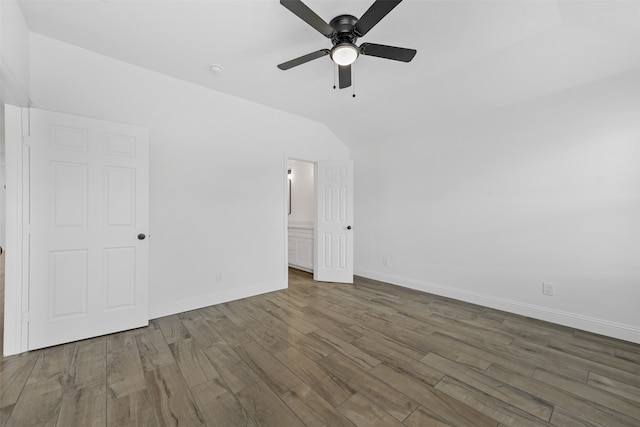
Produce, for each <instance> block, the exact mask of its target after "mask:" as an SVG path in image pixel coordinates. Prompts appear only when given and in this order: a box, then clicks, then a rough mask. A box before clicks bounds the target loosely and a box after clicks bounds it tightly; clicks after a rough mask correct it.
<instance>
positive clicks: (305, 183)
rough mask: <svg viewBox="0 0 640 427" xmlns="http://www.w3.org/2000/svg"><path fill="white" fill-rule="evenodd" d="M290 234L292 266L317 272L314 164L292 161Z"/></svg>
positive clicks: (290, 175) (289, 208) (289, 258)
mask: <svg viewBox="0 0 640 427" xmlns="http://www.w3.org/2000/svg"><path fill="white" fill-rule="evenodd" d="M287 168H288V174H287V176H288V180H289V182H288V194H287V198H288V202H287V208H288V212H287V231H288V239H289V250H288V265H289V267H291V268H295V269H298V270H302V271H307V272H309V273H313V270H314V242H313V239H314V229H315V172H314V164H313V163H311V162H305V161H301V160H289V161H288V162H287Z"/></svg>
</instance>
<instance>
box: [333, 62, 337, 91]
mask: <svg viewBox="0 0 640 427" xmlns="http://www.w3.org/2000/svg"><path fill="white" fill-rule="evenodd" d="M337 81H338V64H334V65H333V88H334V89H335V88H336V82H337Z"/></svg>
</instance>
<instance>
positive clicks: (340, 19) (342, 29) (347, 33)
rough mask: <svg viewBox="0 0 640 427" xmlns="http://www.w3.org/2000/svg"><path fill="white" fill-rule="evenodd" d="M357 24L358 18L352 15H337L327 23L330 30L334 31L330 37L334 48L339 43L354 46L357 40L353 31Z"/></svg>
mask: <svg viewBox="0 0 640 427" xmlns="http://www.w3.org/2000/svg"><path fill="white" fill-rule="evenodd" d="M357 22H358V18H356V17H355V16H353V15H339V16H336V17H335V18H333V19H332V20H331V22H329V25H331V28H333V29H334V30H335V32H334V34H331V35H330V37H331V42H332V43H333V44H334V46H335V45H337V44H340V43H351V44H355V42H356V40H357V39H358V37H357V35H356V33H355V30H354V29H355V25H356V23H357Z"/></svg>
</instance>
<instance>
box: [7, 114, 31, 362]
mask: <svg viewBox="0 0 640 427" xmlns="http://www.w3.org/2000/svg"><path fill="white" fill-rule="evenodd" d="M4 108H5V150H6V185H7V191H6V207H7V216H6V218H5V221H6V239H7V241H6V246H7V248H6V249H7V253H6V255H5V283H4V336H3V343H4V344H3V352H4V356H11V355H14V354H18V353H22V352H25V351H27V346H28V342H29V341H28V338H29V335H28V334H29V328H28V323H27V322H28V311H29V300H28V298H27V296H28V295H29V288H28V282H27V280H25V278H26V277H28V274H29V264H28V260H29V258H28V253H29V239H28V232H29V228H28V227H29V218H28V215H29V206H28V203H29V193H28V191H29V184H28V179H29V142H28V138H29V109H28V108H21V107H16V106H13V105H9V104H5V106H4Z"/></svg>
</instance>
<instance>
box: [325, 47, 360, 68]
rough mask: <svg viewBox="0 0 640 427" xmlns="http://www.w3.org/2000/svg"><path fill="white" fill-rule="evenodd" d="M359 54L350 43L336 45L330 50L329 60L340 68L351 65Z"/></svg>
mask: <svg viewBox="0 0 640 427" xmlns="http://www.w3.org/2000/svg"><path fill="white" fill-rule="evenodd" d="M359 54H360V51H359V49H358V48H357V47H356V46H355V45H353V44H351V43H338V44H337V45H335V46H334V47H333V48H332V49H331V59H332V60H333V62H335V63H336V64H338V65H342V66H344V65H351V64H353V63H354V62H355V61H356V59H358V55H359Z"/></svg>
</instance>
